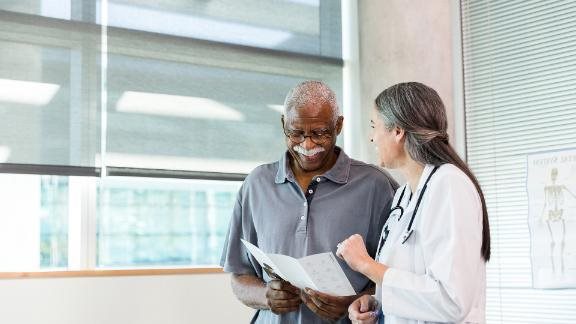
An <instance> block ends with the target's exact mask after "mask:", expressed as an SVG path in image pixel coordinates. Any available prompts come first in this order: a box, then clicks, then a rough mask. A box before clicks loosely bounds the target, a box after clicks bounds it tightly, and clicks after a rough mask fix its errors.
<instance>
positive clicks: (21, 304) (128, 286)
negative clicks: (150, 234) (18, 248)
mask: <svg viewBox="0 0 576 324" xmlns="http://www.w3.org/2000/svg"><path fill="white" fill-rule="evenodd" d="M253 312H254V311H253V310H252V309H250V308H248V307H246V306H244V305H242V304H241V303H240V302H239V301H238V300H236V298H235V297H234V295H233V294H232V290H231V289H230V276H229V275H227V274H209V275H208V274H207V275H164V276H135V277H95V278H51V279H11V280H0V323H18V324H80V323H81V324H104V323H108V324H132V323H134V324H159V323H166V324H192V323H248V322H250V318H251V317H252V314H253Z"/></svg>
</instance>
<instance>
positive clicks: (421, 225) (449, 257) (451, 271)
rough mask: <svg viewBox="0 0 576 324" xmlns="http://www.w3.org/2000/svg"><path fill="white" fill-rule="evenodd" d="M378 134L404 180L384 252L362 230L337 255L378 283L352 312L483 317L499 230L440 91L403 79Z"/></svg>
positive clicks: (379, 117) (386, 101) (357, 315)
mask: <svg viewBox="0 0 576 324" xmlns="http://www.w3.org/2000/svg"><path fill="white" fill-rule="evenodd" d="M371 123H372V125H371V126H372V128H373V133H372V141H373V142H374V144H375V145H376V148H377V150H378V152H379V158H380V163H381V165H382V166H383V167H386V168H389V169H396V170H398V171H399V172H400V173H401V174H402V175H403V176H404V177H405V179H406V180H407V183H406V184H405V185H404V186H403V187H400V188H398V190H397V191H396V194H395V197H394V201H393V204H392V208H391V213H390V216H389V218H388V220H387V222H386V224H385V226H384V228H383V230H382V235H381V238H380V246H379V249H378V252H377V255H376V260H374V259H372V258H371V257H370V256H369V255H368V253H367V252H366V248H365V245H364V242H363V240H362V237H361V236H360V235H358V234H355V235H352V236H350V237H349V238H347V239H346V240H344V241H343V242H341V243H340V244H338V249H337V255H338V256H339V257H341V258H343V259H344V260H345V261H346V262H347V263H348V265H349V266H350V267H351V268H352V269H354V270H356V271H358V272H361V273H362V274H364V275H365V276H367V277H368V278H370V279H371V280H372V281H374V282H375V283H376V287H377V288H376V295H375V296H370V295H366V296H362V297H360V298H358V299H357V300H356V301H354V302H353V303H352V304H351V305H350V307H349V309H348V311H349V317H350V319H351V320H352V322H353V323H378V322H380V323H395V324H396V323H430V322H451V323H484V322H485V301H486V293H485V288H486V267H485V264H486V262H487V261H488V259H489V258H490V231H489V228H488V215H487V212H486V204H485V202H484V196H483V195H482V190H481V189H480V186H479V184H478V181H477V180H476V178H475V177H474V175H473V174H472V172H471V171H470V169H469V168H468V166H467V165H466V163H464V162H463V161H462V160H461V159H460V158H459V157H458V155H457V154H456V152H455V151H454V149H453V148H452V147H451V146H450V144H449V143H448V135H447V134H446V128H447V120H446V111H445V109H444V104H443V103H442V100H441V99H440V97H439V96H438V94H437V93H436V91H434V90H433V89H431V88H429V87H427V86H425V85H424V84H421V83H416V82H409V83H400V84H396V85H394V86H392V87H390V88H388V89H386V90H384V91H383V92H382V93H381V94H380V95H378V97H377V98H376V106H375V109H374V110H373V113H372V121H371Z"/></svg>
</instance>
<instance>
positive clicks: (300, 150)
mask: <svg viewBox="0 0 576 324" xmlns="http://www.w3.org/2000/svg"><path fill="white" fill-rule="evenodd" d="M293 149H294V151H296V152H297V153H300V154H302V155H306V156H312V155H314V154H318V153H320V152H324V151H326V150H325V149H324V148H323V147H322V146H318V147H315V148H313V149H310V150H307V149H305V148H303V147H302V146H300V145H296V146H294V147H293Z"/></svg>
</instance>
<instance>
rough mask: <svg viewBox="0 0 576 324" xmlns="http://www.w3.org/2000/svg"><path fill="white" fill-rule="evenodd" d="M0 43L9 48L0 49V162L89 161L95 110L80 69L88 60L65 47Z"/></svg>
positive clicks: (94, 142) (94, 144)
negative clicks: (89, 101)
mask: <svg viewBox="0 0 576 324" xmlns="http://www.w3.org/2000/svg"><path fill="white" fill-rule="evenodd" d="M1 25H2V23H0V26H1ZM26 35H27V34H26V33H24V34H16V33H14V35H11V36H12V37H24V38H25V37H26ZM0 48H3V49H10V50H3V51H0V62H1V64H0V163H2V162H8V163H25V164H52V165H75V166H94V165H95V158H94V157H95V151H96V149H97V148H98V145H99V144H98V143H99V132H98V131H97V129H98V127H99V122H98V117H99V116H98V115H97V114H95V113H91V111H95V110H96V109H97V106H96V105H95V104H96V102H92V104H90V105H88V104H87V103H86V102H87V100H89V98H90V95H94V94H96V92H95V89H92V90H87V89H85V87H84V86H86V85H87V84H88V82H89V81H88V80H90V74H89V72H88V69H83V68H84V66H83V64H90V63H92V66H93V67H94V64H93V63H94V61H92V60H90V59H89V58H87V57H85V56H83V52H82V51H79V50H72V49H70V48H65V47H56V46H45V45H31V44H27V43H24V42H16V41H0ZM83 61H90V62H85V63H83ZM83 81H84V82H83ZM88 107H92V108H91V109H92V110H90V109H89V108H88Z"/></svg>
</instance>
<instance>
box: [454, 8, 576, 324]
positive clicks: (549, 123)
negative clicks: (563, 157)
mask: <svg viewBox="0 0 576 324" xmlns="http://www.w3.org/2000/svg"><path fill="white" fill-rule="evenodd" d="M461 10H462V11H461V13H462V33H463V61H464V85H465V89H464V90H465V91H464V94H465V106H466V108H465V112H466V130H467V132H466V142H467V157H468V162H469V164H470V166H471V167H472V169H473V171H474V173H475V174H476V176H477V177H478V180H479V181H480V184H481V185H482V188H483V190H484V194H485V196H486V203H487V207H488V215H489V217H490V226H491V233H492V249H493V250H492V251H493V254H492V259H491V261H490V262H489V264H488V277H487V279H488V281H487V284H488V289H487V320H488V322H489V323H573V322H575V321H576V290H574V289H557V290H544V289H534V288H533V286H532V276H533V273H532V271H531V255H530V253H531V241H530V228H529V221H528V215H529V208H528V206H529V201H528V194H527V189H526V187H527V180H528V179H527V176H526V175H527V165H528V163H527V158H528V156H529V155H531V154H534V153H539V152H545V151H558V150H564V149H573V148H574V146H575V143H576V132H575V131H574V129H575V127H576V119H575V118H574V107H573V103H574V102H575V100H576V78H574V75H576V65H575V64H574V59H573V57H572V54H573V53H574V51H575V50H576V43H575V42H574V37H573V35H574V31H575V30H576V21H575V20H574V19H573V17H574V14H576V3H574V2H570V1H461ZM542 186H544V183H542ZM566 199H568V198H566ZM570 222H572V221H570ZM573 242H574V241H570V240H568V241H567V244H570V246H571V249H572V250H573V249H574V245H573ZM566 257H567V260H571V261H570V263H567V266H568V270H567V272H566V273H565V275H566V276H571V278H574V263H573V261H574V260H575V259H574V257H575V256H574V255H568V256H566Z"/></svg>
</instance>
